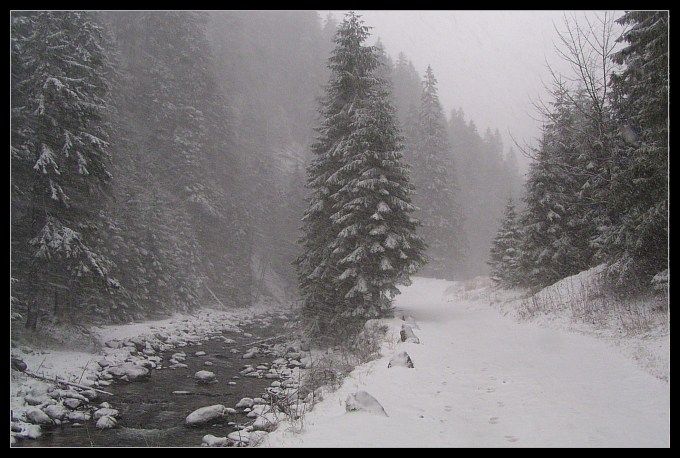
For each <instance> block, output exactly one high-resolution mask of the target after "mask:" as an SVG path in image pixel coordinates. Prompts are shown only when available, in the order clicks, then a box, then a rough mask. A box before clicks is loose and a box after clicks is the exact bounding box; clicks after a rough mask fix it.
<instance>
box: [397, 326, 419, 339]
mask: <svg viewBox="0 0 680 458" xmlns="http://www.w3.org/2000/svg"><path fill="white" fill-rule="evenodd" d="M399 334H400V336H401V341H402V342H412V343H420V339H419V338H418V336H416V335H415V334H414V333H413V329H412V328H411V326H409V325H407V324H402V325H401V331H400V333H399Z"/></svg>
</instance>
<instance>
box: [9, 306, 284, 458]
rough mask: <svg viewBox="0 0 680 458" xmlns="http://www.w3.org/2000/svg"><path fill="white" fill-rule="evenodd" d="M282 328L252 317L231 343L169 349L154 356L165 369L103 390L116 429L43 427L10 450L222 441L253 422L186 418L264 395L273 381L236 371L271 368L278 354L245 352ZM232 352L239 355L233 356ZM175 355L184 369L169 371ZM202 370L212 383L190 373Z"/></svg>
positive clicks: (232, 417) (236, 416) (241, 417)
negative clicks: (202, 421) (190, 422)
mask: <svg viewBox="0 0 680 458" xmlns="http://www.w3.org/2000/svg"><path fill="white" fill-rule="evenodd" d="M284 325H285V321H283V320H282V319H281V318H280V317H278V318H274V319H273V320H272V319H269V320H262V321H260V320H257V319H256V320H254V321H253V322H251V323H249V324H247V325H245V326H243V327H241V328H240V329H241V331H242V332H233V331H222V333H221V336H222V337H223V338H226V339H232V340H233V343H231V344H227V343H225V341H224V340H223V339H221V338H219V337H218V338H211V339H210V340H204V341H202V342H200V343H197V344H189V345H186V346H184V347H182V348H177V349H174V350H169V351H166V352H163V353H160V354H159V355H158V356H161V357H162V360H163V368H162V369H153V370H152V371H151V374H150V376H149V377H148V378H147V379H145V380H143V381H136V382H124V381H120V380H116V381H114V382H113V383H112V384H111V385H110V386H108V387H106V390H107V391H109V392H111V393H113V396H108V395H105V394H102V395H100V397H99V399H98V400H97V403H101V402H103V401H107V402H108V403H110V404H111V407H113V408H114V409H117V410H118V411H119V417H118V426H117V427H116V428H112V429H96V428H95V426H94V422H92V421H90V422H85V423H84V424H83V425H81V426H74V425H72V424H63V425H60V426H47V427H43V428H42V436H41V437H40V438H38V439H35V440H19V441H17V442H16V444H13V446H14V447H198V446H200V445H201V439H202V438H203V436H205V435H207V434H212V435H214V436H217V437H225V436H227V435H228V434H229V433H230V432H233V431H235V430H236V429H237V428H236V425H239V424H246V423H250V422H252V418H248V417H246V413H245V412H242V410H243V409H239V411H238V413H232V414H226V415H225V416H224V417H223V418H220V419H218V420H216V421H211V422H208V423H206V424H203V425H200V426H191V427H190V426H186V425H185V420H186V417H187V415H189V414H190V413H191V412H193V411H195V410H196V409H199V408H201V407H205V406H210V405H215V404H222V405H224V406H225V407H227V408H228V407H231V408H233V407H234V406H235V405H236V404H237V403H238V401H239V400H240V399H242V398H244V397H250V398H255V397H259V396H262V394H263V393H265V390H266V389H267V388H268V387H270V385H271V383H272V381H273V380H272V379H271V378H266V377H247V376H244V375H243V374H241V372H240V371H241V370H242V369H243V368H244V366H245V365H251V366H253V367H255V366H259V365H267V366H268V365H271V364H272V360H274V359H276V358H277V357H280V355H279V356H277V355H272V354H266V353H267V352H265V353H264V354H263V353H258V354H256V355H254V356H253V357H252V358H249V359H243V351H245V349H247V348H249V346H251V345H250V344H251V343H253V342H257V341H260V340H262V339H267V338H270V337H272V336H277V335H281V334H282V333H284V332H287V330H286V326H284ZM218 336H219V334H218ZM213 337H216V336H213ZM272 342H274V341H272ZM278 342H281V340H279V341H278ZM272 345H273V344H272ZM234 348H237V349H240V351H241V352H239V353H232V352H231V350H232V349H234ZM178 351H182V352H184V353H185V354H186V360H184V361H183V363H184V364H186V365H187V366H188V367H186V368H177V369H172V368H170V367H168V366H169V364H168V361H169V360H170V359H171V357H172V355H173V354H174V353H176V352H178ZM196 352H205V355H202V356H196V355H195V353H196ZM206 362H209V365H206ZM210 363H211V364H210ZM201 370H208V371H210V372H213V373H214V374H215V377H216V382H213V383H198V382H197V381H196V380H195V378H194V374H195V373H196V372H197V371H201ZM173 392H175V394H173ZM177 392H181V393H177Z"/></svg>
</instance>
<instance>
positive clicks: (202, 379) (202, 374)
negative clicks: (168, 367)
mask: <svg viewBox="0 0 680 458" xmlns="http://www.w3.org/2000/svg"><path fill="white" fill-rule="evenodd" d="M194 378H195V379H196V381H197V382H199V383H210V382H212V381H214V380H215V374H214V373H212V372H210V371H198V372H196V373H195V374H194Z"/></svg>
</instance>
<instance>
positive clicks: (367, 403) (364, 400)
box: [345, 391, 388, 417]
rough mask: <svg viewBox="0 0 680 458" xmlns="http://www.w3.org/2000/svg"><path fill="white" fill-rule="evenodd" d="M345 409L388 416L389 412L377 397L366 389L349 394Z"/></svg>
mask: <svg viewBox="0 0 680 458" xmlns="http://www.w3.org/2000/svg"><path fill="white" fill-rule="evenodd" d="M345 410H346V411H347V412H354V411H362V412H370V413H374V414H376V415H383V416H385V417H387V416H388V415H387V412H385V409H384V408H383V406H382V405H381V404H380V403H379V402H378V400H377V399H376V398H374V397H373V396H371V395H370V394H368V393H367V392H365V391H357V392H356V393H354V394H350V395H349V396H347V399H346V400H345Z"/></svg>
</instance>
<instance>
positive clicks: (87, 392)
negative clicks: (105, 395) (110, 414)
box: [80, 390, 99, 401]
mask: <svg viewBox="0 0 680 458" xmlns="http://www.w3.org/2000/svg"><path fill="white" fill-rule="evenodd" d="M80 394H81V395H83V396H85V397H86V398H87V399H88V401H94V400H96V399H97V398H98V397H99V395H98V394H97V392H96V391H95V390H83V391H81V392H80Z"/></svg>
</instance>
